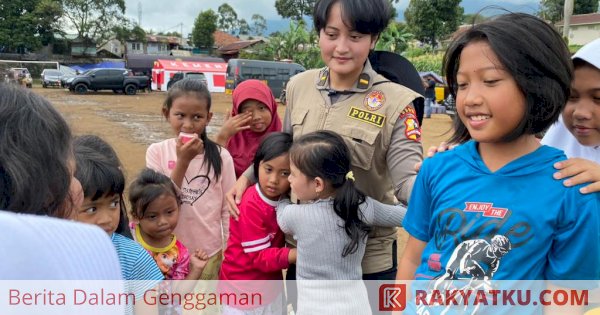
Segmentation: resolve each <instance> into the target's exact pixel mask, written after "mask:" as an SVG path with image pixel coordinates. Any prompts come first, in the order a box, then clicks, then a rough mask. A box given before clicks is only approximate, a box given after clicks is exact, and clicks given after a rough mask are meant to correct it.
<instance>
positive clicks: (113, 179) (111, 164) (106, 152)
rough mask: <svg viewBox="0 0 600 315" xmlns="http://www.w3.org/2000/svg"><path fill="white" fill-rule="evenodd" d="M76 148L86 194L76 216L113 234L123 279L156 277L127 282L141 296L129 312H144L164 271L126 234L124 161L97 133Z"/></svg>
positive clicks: (78, 140) (79, 175) (77, 142)
mask: <svg viewBox="0 0 600 315" xmlns="http://www.w3.org/2000/svg"><path fill="white" fill-rule="evenodd" d="M73 151H74V153H75V160H76V165H77V168H76V171H75V177H76V178H77V179H78V180H79V181H80V182H81V185H82V187H83V197H84V200H83V205H82V206H81V207H79V209H77V213H76V217H75V218H74V219H75V220H77V221H80V222H84V223H89V224H94V225H97V226H99V227H100V228H102V229H103V230H104V231H105V232H106V233H107V234H108V235H109V236H110V238H111V240H112V242H113V245H114V246H115V249H116V251H117V256H118V257H119V262H120V263H121V273H122V274H123V279H125V280H154V281H132V282H127V284H126V288H127V291H128V292H134V293H135V296H136V298H137V299H136V301H135V303H132V304H129V303H128V304H127V314H132V313H133V309H134V307H135V309H136V312H142V311H143V310H142V308H143V307H144V304H145V303H144V302H145V301H143V299H141V297H143V296H144V292H145V291H146V290H149V289H151V288H152V287H154V286H155V285H157V284H158V283H159V282H160V281H161V280H163V274H162V273H161V272H160V270H159V269H158V266H157V265H156V263H155V262H154V260H153V259H152V257H150V255H148V253H147V252H146V251H145V250H144V249H143V248H142V247H141V246H140V245H139V244H138V243H136V242H135V241H133V240H132V239H130V238H127V237H125V236H124V235H127V236H129V237H130V236H131V234H130V232H129V230H128V227H127V222H128V221H127V215H126V209H125V204H124V203H123V191H124V189H125V176H124V175H123V171H122V166H121V162H120V161H119V158H118V157H117V154H116V152H115V151H114V150H113V148H112V147H111V146H110V145H109V144H108V143H106V142H105V141H104V140H102V139H101V138H99V137H97V136H93V135H86V136H81V137H77V138H75V140H74V141H73ZM134 305H135V306H134ZM146 307H150V306H146Z"/></svg>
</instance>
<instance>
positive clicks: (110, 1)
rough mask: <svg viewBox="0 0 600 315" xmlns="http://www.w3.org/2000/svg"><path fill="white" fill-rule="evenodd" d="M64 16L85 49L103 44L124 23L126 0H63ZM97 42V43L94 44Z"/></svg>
mask: <svg viewBox="0 0 600 315" xmlns="http://www.w3.org/2000/svg"><path fill="white" fill-rule="evenodd" d="M62 3H63V11H64V18H65V19H66V22H67V24H68V26H70V27H71V28H72V29H74V30H75V31H76V32H77V37H78V38H80V39H82V40H83V42H84V44H85V45H84V51H83V53H84V54H85V51H86V50H87V49H88V48H90V47H92V46H98V47H99V46H102V45H104V44H106V42H107V41H108V40H109V39H110V37H111V36H112V35H113V29H114V28H115V27H116V26H118V25H119V24H120V23H122V21H123V19H124V16H123V15H124V14H125V0H62ZM94 43H95V44H94Z"/></svg>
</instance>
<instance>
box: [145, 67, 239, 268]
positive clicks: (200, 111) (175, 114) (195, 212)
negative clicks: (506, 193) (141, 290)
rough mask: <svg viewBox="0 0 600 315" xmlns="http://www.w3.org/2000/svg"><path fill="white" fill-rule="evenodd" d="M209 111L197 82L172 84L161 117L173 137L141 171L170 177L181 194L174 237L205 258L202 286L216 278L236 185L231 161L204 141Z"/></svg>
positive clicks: (152, 151)
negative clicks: (227, 195) (228, 197)
mask: <svg viewBox="0 0 600 315" xmlns="http://www.w3.org/2000/svg"><path fill="white" fill-rule="evenodd" d="M210 106H211V97H210V93H209V91H208V89H207V87H206V85H204V84H203V83H202V82H201V81H199V80H194V79H183V80H181V81H178V82H177V83H175V84H173V86H172V87H171V89H169V92H168V94H167V98H166V100H165V103H164V105H163V109H162V112H163V115H164V116H165V118H166V120H167V122H169V124H170V125H171V128H172V130H173V133H174V134H175V135H176V136H177V137H176V138H172V139H167V140H164V141H162V142H159V143H154V144H152V145H150V147H149V148H148V151H147V152H146V166H148V167H149V168H152V169H154V170H156V171H158V172H160V173H163V174H165V175H167V176H169V177H170V178H171V179H172V180H173V182H174V183H175V184H176V185H177V186H178V187H179V188H180V190H181V201H182V204H181V211H180V220H179V222H180V223H179V224H178V225H177V227H176V228H175V235H177V237H178V238H179V240H181V242H182V243H183V244H184V245H185V246H187V247H188V248H193V249H202V250H204V251H205V252H206V253H207V254H208V255H209V256H210V258H209V262H208V264H207V266H206V267H205V268H204V271H203V273H202V277H201V278H202V279H203V280H216V279H217V276H218V271H219V268H220V265H221V261H222V254H221V250H222V248H223V244H224V243H225V242H226V240H227V237H228V233H229V212H228V210H227V208H226V204H225V192H227V191H228V190H229V189H231V187H233V185H234V183H235V172H234V168H233V160H232V158H231V155H230V154H229V152H228V151H227V150H226V149H224V148H222V147H220V146H218V145H217V144H216V143H214V142H212V141H211V140H210V139H208V137H207V135H206V126H207V125H208V123H209V122H210V120H211V118H212V113H211V112H210Z"/></svg>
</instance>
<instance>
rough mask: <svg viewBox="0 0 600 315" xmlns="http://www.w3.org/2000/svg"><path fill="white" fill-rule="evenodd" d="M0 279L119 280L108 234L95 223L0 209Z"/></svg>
mask: <svg viewBox="0 0 600 315" xmlns="http://www.w3.org/2000/svg"><path fill="white" fill-rule="evenodd" d="M0 231H1V232H0V253H2V255H3V256H4V257H3V258H2V264H1V265H2V268H0V280H121V279H122V276H121V266H120V264H119V259H118V257H117V252H116V250H115V248H114V246H113V244H112V242H111V240H110V238H109V237H108V234H106V232H104V231H103V230H102V229H100V228H99V227H96V226H93V225H88V224H83V223H77V222H71V221H68V220H64V219H56V218H50V217H44V216H36V215H27V214H16V213H12V212H6V211H0Z"/></svg>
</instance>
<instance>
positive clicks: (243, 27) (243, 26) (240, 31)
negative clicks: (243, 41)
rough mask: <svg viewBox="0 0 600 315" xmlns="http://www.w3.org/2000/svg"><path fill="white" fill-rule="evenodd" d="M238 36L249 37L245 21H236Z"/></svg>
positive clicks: (248, 27)
mask: <svg viewBox="0 0 600 315" xmlns="http://www.w3.org/2000/svg"><path fill="white" fill-rule="evenodd" d="M238 34H239V35H250V25H248V22H246V19H241V20H239V21H238Z"/></svg>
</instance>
